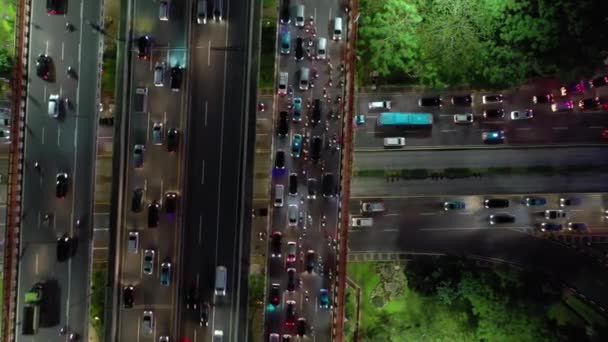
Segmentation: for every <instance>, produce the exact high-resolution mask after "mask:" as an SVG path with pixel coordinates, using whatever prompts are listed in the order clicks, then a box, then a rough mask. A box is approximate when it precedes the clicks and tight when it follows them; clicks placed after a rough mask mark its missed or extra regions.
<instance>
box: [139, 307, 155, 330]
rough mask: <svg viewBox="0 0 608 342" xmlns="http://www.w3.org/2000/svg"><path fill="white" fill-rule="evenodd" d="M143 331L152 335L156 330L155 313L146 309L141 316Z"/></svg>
mask: <svg viewBox="0 0 608 342" xmlns="http://www.w3.org/2000/svg"><path fill="white" fill-rule="evenodd" d="M141 331H142V334H143V335H146V336H151V335H152V333H153V332H154V313H153V312H152V311H149V310H146V311H144V313H143V316H142V318H141Z"/></svg>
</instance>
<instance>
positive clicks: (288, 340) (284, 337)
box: [281, 334, 291, 342]
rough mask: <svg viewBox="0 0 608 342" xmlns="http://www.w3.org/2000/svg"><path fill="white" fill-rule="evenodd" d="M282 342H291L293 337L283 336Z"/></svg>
mask: <svg viewBox="0 0 608 342" xmlns="http://www.w3.org/2000/svg"><path fill="white" fill-rule="evenodd" d="M281 342H291V335H289V334H283V336H282V337H281Z"/></svg>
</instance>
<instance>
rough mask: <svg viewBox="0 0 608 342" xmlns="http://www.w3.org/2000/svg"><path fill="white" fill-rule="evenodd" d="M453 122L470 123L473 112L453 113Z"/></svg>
mask: <svg viewBox="0 0 608 342" xmlns="http://www.w3.org/2000/svg"><path fill="white" fill-rule="evenodd" d="M454 123H457V124H459V123H465V124H470V123H473V114H471V113H466V114H454Z"/></svg>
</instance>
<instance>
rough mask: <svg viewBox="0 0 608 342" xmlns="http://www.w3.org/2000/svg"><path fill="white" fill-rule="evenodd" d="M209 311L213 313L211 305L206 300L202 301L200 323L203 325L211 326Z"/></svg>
mask: <svg viewBox="0 0 608 342" xmlns="http://www.w3.org/2000/svg"><path fill="white" fill-rule="evenodd" d="M209 313H211V307H210V305H209V303H207V302H204V303H201V307H200V317H199V320H198V322H199V325H200V326H201V327H202V326H209Z"/></svg>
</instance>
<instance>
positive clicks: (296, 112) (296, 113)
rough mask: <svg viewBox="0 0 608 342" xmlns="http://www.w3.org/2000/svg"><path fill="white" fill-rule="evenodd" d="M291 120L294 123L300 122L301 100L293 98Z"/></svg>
mask: <svg viewBox="0 0 608 342" xmlns="http://www.w3.org/2000/svg"><path fill="white" fill-rule="evenodd" d="M292 120H293V121H295V122H300V121H302V98H301V97H294V98H293V116H292Z"/></svg>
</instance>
